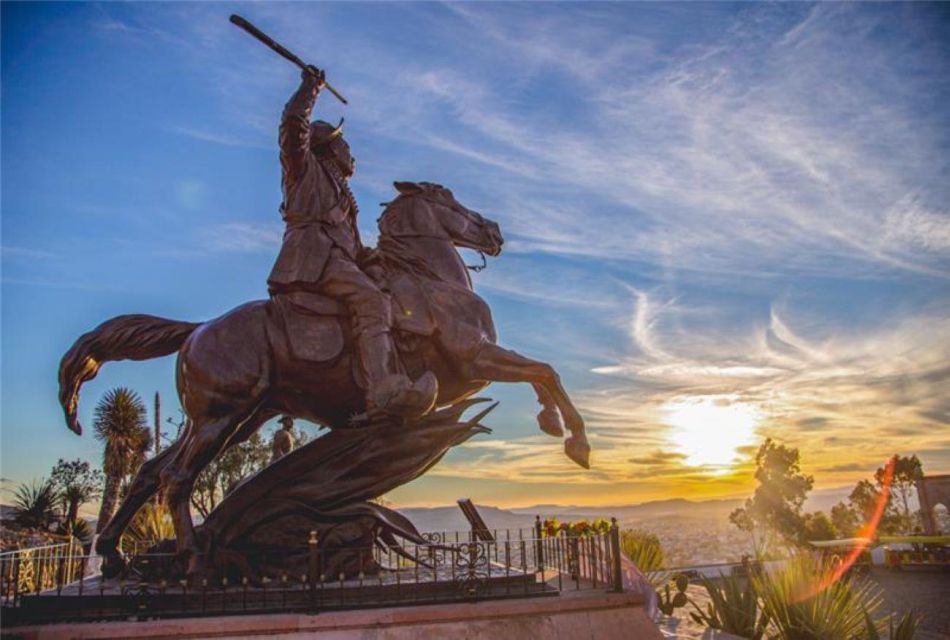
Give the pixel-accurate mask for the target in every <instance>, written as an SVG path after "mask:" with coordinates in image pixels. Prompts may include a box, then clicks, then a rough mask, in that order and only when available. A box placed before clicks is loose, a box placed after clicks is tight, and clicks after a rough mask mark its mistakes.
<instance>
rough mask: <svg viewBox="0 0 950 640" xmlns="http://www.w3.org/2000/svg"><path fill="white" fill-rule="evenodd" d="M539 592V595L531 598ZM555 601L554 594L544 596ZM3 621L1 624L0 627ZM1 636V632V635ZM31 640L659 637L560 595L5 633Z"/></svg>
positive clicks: (626, 598) (609, 601)
mask: <svg viewBox="0 0 950 640" xmlns="http://www.w3.org/2000/svg"><path fill="white" fill-rule="evenodd" d="M542 593H543V592H539V594H538V595H540V594H542ZM546 593H547V594H554V593H555V592H553V591H548V592H546ZM7 624H8V621H7V620H5V621H4V626H5V627H6V626H7ZM6 630H7V629H5V631H6ZM10 631H11V632H13V633H15V634H16V635H17V637H23V638H30V639H31V640H33V639H35V640H65V639H66V638H77V637H81V638H86V639H93V638H96V639H101V640H105V639H110V640H112V639H116V640H117V639H119V638H123V639H124V638H133V637H134V638H137V639H139V640H147V639H149V638H206V637H211V636H213V637H216V638H235V639H236V638H245V637H249V636H254V637H263V638H281V637H285V636H286V637H288V638H290V637H303V636H304V635H305V636H306V637H308V638H318V639H319V638H326V639H327V640H329V639H330V638H332V639H333V640H350V639H352V640H357V639H359V640H367V639H369V640H376V639H379V640H383V639H385V640H411V639H413V640H414V639H415V638H445V637H459V638H462V637H464V638H472V639H475V640H482V639H484V640H524V639H525V638H542V637H543V638H550V639H551V640H568V639H573V638H581V637H585V638H590V637H595V638H602V639H604V640H612V639H617V640H620V639H623V640H661V639H662V637H663V636H662V635H661V633H660V631H659V629H658V628H657V626H656V625H655V624H654V623H653V622H652V621H651V620H650V618H649V616H647V614H646V612H645V611H644V608H643V602H642V599H641V598H640V597H639V596H638V595H636V594H632V593H605V592H603V591H599V592H598V591H577V592H563V593H562V594H561V595H560V597H540V598H538V597H529V598H524V597H522V598H508V599H502V600H494V599H492V600H482V601H479V602H454V603H447V604H436V605H428V606H418V605H412V604H411V601H409V600H405V601H404V602H403V606H399V607H386V608H377V609H365V610H353V611H328V610H324V611H322V612H321V613H320V614H319V615H312V614H305V613H276V614H270V615H246V616H239V615H223V616H219V617H202V618H197V617H184V618H178V619H169V620H145V621H135V622H132V621H122V622H110V623H106V624H103V623H78V624H76V623H74V624H69V625H63V624H59V625H57V624H47V625H37V626H24V627H19V628H16V629H11V630H10Z"/></svg>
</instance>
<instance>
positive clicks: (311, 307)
mask: <svg viewBox="0 0 950 640" xmlns="http://www.w3.org/2000/svg"><path fill="white" fill-rule="evenodd" d="M387 288H388V289H389V290H390V291H391V293H390V295H391V298H392V310H393V329H394V330H395V331H396V332H402V333H408V334H414V335H419V336H430V335H432V334H433V333H434V332H435V328H436V325H435V321H434V319H433V315H432V310H431V307H430V301H429V300H428V298H427V296H426V295H425V293H424V292H423V290H422V287H421V285H420V283H419V282H417V281H416V280H415V279H414V278H412V277H410V276H408V275H405V274H394V275H393V277H392V278H391V279H390V282H389V283H388V285H387ZM272 301H273V303H274V307H275V309H276V310H277V313H278V315H279V317H280V320H281V321H282V323H283V325H284V329H285V332H284V333H285V335H286V339H287V346H288V348H289V351H290V355H291V357H293V358H294V359H296V360H302V361H305V362H330V361H331V360H335V359H336V358H338V357H339V356H340V354H341V353H342V352H343V348H344V345H345V343H346V339H345V334H344V331H346V333H349V323H350V319H349V318H348V317H347V316H348V314H347V311H346V308H345V307H344V305H342V304H341V303H339V302H338V301H336V300H333V299H332V298H328V297H327V296H324V295H321V294H319V293H313V292H310V291H293V292H288V293H279V294H277V295H275V296H273V298H272Z"/></svg>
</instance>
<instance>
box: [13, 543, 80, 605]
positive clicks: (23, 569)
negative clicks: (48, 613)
mask: <svg viewBox="0 0 950 640" xmlns="http://www.w3.org/2000/svg"><path fill="white" fill-rule="evenodd" d="M84 560H85V556H84V555H83V547H82V544H80V543H79V542H78V541H77V540H76V539H75V538H71V539H70V540H69V542H62V543H59V544H50V545H45V546H42V547H31V548H28V549H16V550H13V551H5V552H3V553H0V598H2V601H3V602H4V603H6V602H7V601H8V600H9V599H10V598H13V599H15V598H16V597H17V595H19V594H22V593H41V592H43V591H47V590H49V589H55V588H57V587H58V586H59V587H61V586H62V585H66V584H69V583H71V582H73V581H74V580H76V578H77V576H78V575H79V574H80V572H81V571H82V567H81V566H80V565H82V564H83V562H84Z"/></svg>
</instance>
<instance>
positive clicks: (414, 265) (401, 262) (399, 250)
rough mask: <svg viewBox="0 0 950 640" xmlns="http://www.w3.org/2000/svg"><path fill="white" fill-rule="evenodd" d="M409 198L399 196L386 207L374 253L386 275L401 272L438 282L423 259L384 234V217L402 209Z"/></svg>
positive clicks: (401, 240) (394, 238)
mask: <svg viewBox="0 0 950 640" xmlns="http://www.w3.org/2000/svg"><path fill="white" fill-rule="evenodd" d="M411 199H412V198H411V196H406V195H400V196H398V197H397V198H396V199H395V200H393V201H392V202H390V203H389V204H387V205H386V208H385V209H384V210H383V213H382V215H381V216H379V240H378V241H377V243H376V252H377V254H378V255H379V259H380V261H381V262H382V264H383V268H384V269H385V270H386V272H387V273H392V272H394V271H395V272H402V273H408V274H410V275H414V276H418V277H422V278H428V279H433V280H438V279H439V275H438V274H437V273H436V272H435V271H433V270H432V268H431V267H430V266H429V264H428V263H427V262H426V260H425V258H423V257H421V256H418V255H416V254H415V253H413V252H412V251H410V250H409V249H408V245H407V243H406V242H405V240H403V239H402V238H401V237H399V236H393V235H389V234H388V233H386V221H385V218H386V216H388V215H390V214H392V213H395V212H396V211H397V210H398V209H399V208H404V207H405V206H406V205H407V204H408V203H409V201H410V200H411Z"/></svg>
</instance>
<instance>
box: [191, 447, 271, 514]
mask: <svg viewBox="0 0 950 640" xmlns="http://www.w3.org/2000/svg"><path fill="white" fill-rule="evenodd" d="M270 453H271V452H270V444H269V443H268V442H265V441H264V439H263V438H261V435H260V433H254V434H253V435H252V436H251V437H250V438H248V439H247V440H245V441H244V442H242V443H240V444H236V445H234V446H233V447H231V448H230V449H228V450H227V451H225V452H224V453H222V454H220V455H219V456H218V457H217V458H215V459H214V460H212V461H211V463H210V464H208V466H207V467H205V468H204V469H203V470H202V471H201V473H200V474H198V478H197V479H196V480H195V487H194V490H193V491H192V494H191V504H192V506H194V507H195V509H197V510H198V513H200V514H201V515H202V517H205V518H207V517H208V514H209V513H211V510H212V509H214V508H215V507H216V506H217V504H218V503H219V502H221V500H222V499H223V498H224V496H226V495H228V493H230V492H231V489H233V488H234V487H235V486H237V484H238V483H239V482H240V481H241V480H243V479H244V478H246V477H247V476H249V475H251V474H253V473H257V472H258V471H260V470H261V469H263V468H264V467H266V466H267V464H268V463H269V462H270Z"/></svg>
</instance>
